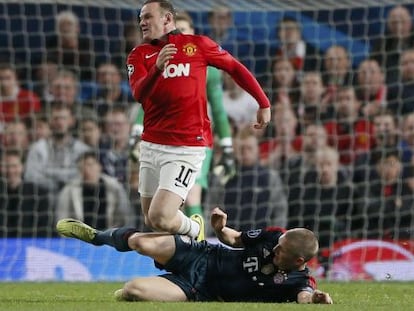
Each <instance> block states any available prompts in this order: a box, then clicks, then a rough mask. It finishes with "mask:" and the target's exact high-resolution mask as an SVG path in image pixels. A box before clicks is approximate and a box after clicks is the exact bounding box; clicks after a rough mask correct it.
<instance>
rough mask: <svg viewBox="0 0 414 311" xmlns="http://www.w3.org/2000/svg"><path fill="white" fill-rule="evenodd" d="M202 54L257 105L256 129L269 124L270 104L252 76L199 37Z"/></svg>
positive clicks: (234, 60)
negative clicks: (230, 78) (228, 75)
mask: <svg viewBox="0 0 414 311" xmlns="http://www.w3.org/2000/svg"><path fill="white" fill-rule="evenodd" d="M200 38H202V40H203V42H202V45H203V52H204V55H205V57H206V59H207V61H208V63H209V64H210V65H212V66H214V67H217V68H220V69H223V70H224V71H226V72H228V73H229V74H230V75H231V76H232V78H233V79H234V81H235V82H236V83H237V84H238V85H240V86H241V87H242V88H243V89H244V90H246V91H247V92H248V93H249V94H250V95H252V96H253V97H254V98H255V99H256V101H257V102H258V104H259V107H260V108H259V110H258V112H257V124H255V127H256V128H263V127H264V126H266V125H267V124H268V123H269V122H270V102H269V99H268V98H267V96H266V94H265V93H264V91H263V90H262V88H261V86H260V84H259V82H257V80H256V78H255V77H254V76H253V74H252V73H251V72H250V71H249V70H248V69H247V68H246V67H245V66H244V65H243V64H242V63H240V62H239V61H238V60H236V59H235V58H234V57H233V56H231V55H230V54H229V53H228V52H226V51H224V50H223V49H221V47H219V46H218V45H217V43H215V42H214V41H212V40H211V39H209V38H207V37H204V36H201V37H200Z"/></svg>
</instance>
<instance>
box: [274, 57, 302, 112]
mask: <svg viewBox="0 0 414 311" xmlns="http://www.w3.org/2000/svg"><path fill="white" fill-rule="evenodd" d="M271 77H272V78H271V86H270V96H269V97H270V98H271V102H272V104H273V105H274V104H275V103H285V104H289V105H291V106H293V107H296V106H297V104H298V102H299V98H300V94H299V82H298V80H297V78H296V71H295V68H294V67H293V65H292V63H291V62H290V61H289V59H288V58H280V57H276V58H275V59H274V61H273V63H272V73H271Z"/></svg>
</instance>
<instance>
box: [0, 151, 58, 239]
mask: <svg viewBox="0 0 414 311" xmlns="http://www.w3.org/2000/svg"><path fill="white" fill-rule="evenodd" d="M1 173H2V174H1V175H2V178H1V180H0V237H2V238H29V237H50V236H52V234H53V232H52V230H53V229H52V228H53V227H54V226H53V210H52V209H51V208H50V205H49V201H48V195H47V191H46V190H45V189H42V188H41V187H38V185H36V184H35V183H32V182H29V181H25V180H23V178H22V177H23V162H22V158H21V154H20V151H19V150H12V149H9V150H6V151H5V152H4V153H3V154H2V156H1Z"/></svg>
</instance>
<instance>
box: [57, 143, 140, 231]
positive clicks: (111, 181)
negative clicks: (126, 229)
mask: <svg viewBox="0 0 414 311" xmlns="http://www.w3.org/2000/svg"><path fill="white" fill-rule="evenodd" d="M77 162H78V170H79V177H76V178H75V179H72V180H70V181H69V182H68V183H67V184H66V186H65V187H64V188H63V189H62V191H61V192H60V193H59V197H58V204H57V207H56V216H57V219H62V218H68V217H69V218H75V219H79V220H81V221H85V222H87V223H88V224H91V225H93V226H94V227H96V228H97V229H99V228H100V229H104V228H106V227H108V226H109V227H120V226H126V225H132V224H134V218H133V217H132V216H133V214H132V210H131V207H130V204H129V200H128V196H127V194H126V192H125V190H124V188H123V187H122V185H121V184H120V183H119V182H118V181H117V180H116V179H115V178H113V177H110V176H108V175H106V174H104V173H102V167H101V164H100V163H99V158H98V154H97V153H95V152H94V151H87V152H85V153H83V154H82V155H81V156H80V157H79V159H78V161H77Z"/></svg>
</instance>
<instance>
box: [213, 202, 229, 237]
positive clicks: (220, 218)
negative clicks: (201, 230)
mask: <svg viewBox="0 0 414 311" xmlns="http://www.w3.org/2000/svg"><path fill="white" fill-rule="evenodd" d="M210 223H211V227H212V228H213V229H214V231H215V232H220V231H221V230H222V229H223V228H224V227H225V226H226V224H227V214H226V213H225V212H223V211H222V210H221V209H220V208H219V207H215V208H214V209H213V210H212V212H211V218H210Z"/></svg>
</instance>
